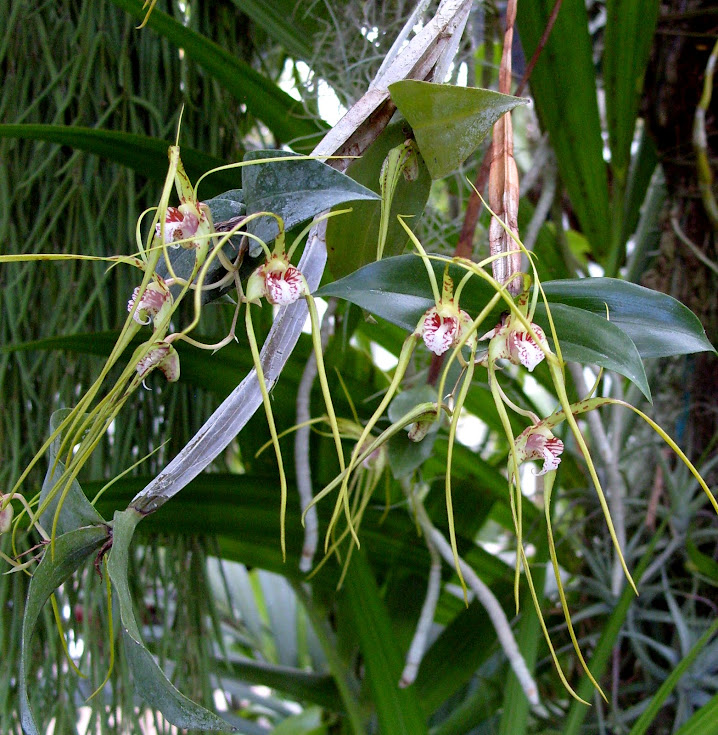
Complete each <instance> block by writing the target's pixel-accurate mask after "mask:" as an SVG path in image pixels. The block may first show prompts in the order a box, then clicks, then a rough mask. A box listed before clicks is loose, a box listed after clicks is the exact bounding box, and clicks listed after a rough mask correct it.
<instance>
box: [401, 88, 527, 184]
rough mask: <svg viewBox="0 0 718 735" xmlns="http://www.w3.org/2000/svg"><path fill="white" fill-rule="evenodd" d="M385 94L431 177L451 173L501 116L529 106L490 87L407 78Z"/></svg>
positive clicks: (518, 98)
mask: <svg viewBox="0 0 718 735" xmlns="http://www.w3.org/2000/svg"><path fill="white" fill-rule="evenodd" d="M389 93H390V94H391V98H392V100H393V101H394V103H395V104H396V106H397V107H398V108H399V111H400V112H401V114H402V115H403V116H404V117H405V118H406V119H407V120H408V122H409V124H410V125H411V127H412V129H413V131H414V135H415V136H416V142H417V143H418V144H419V150H421V155H422V156H423V157H424V161H426V165H427V166H428V168H429V172H430V173H431V177H432V178H433V179H441V178H443V177H444V176H448V175H449V174H450V173H452V171H455V170H456V169H457V168H458V167H459V166H460V165H461V164H462V163H463V162H464V161H465V160H466V159H467V158H468V157H469V156H470V155H471V154H472V153H473V152H474V151H475V150H476V148H477V147H478V145H479V143H481V141H482V140H483V139H484V138H485V137H486V135H487V134H488V133H489V132H490V130H491V128H492V126H493V125H494V123H495V122H496V121H497V120H498V119H499V118H500V117H501V116H502V115H503V114H505V113H506V112H508V111H509V110H513V109H514V107H517V106H518V105H525V104H526V103H527V102H528V100H526V99H522V98H521V97H512V96H510V95H506V94H499V93H498V92H493V91H491V90H490V89H479V88H477V87H456V86H453V85H450V84H433V83H431V82H419V81H415V80H411V79H405V80H403V81H401V82H395V83H394V84H390V85H389Z"/></svg>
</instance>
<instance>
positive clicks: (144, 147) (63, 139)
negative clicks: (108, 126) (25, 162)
mask: <svg viewBox="0 0 718 735" xmlns="http://www.w3.org/2000/svg"><path fill="white" fill-rule="evenodd" d="M0 138H22V139H24V140H44V141H47V142H48V143H59V144H60V145H67V146H70V147H71V148H76V149H78V150H81V151H87V152H88V153H94V154H95V155H98V156H101V157H102V158H105V159H107V160H108V161H114V162H115V163H119V164H121V165H122V166H127V168H131V169H132V170H133V171H137V173H139V174H142V176H146V177H147V178H148V179H156V180H158V181H164V179H165V177H166V176H167V166H168V163H167V150H168V148H169V146H170V145H171V143H169V142H167V141H165V140H161V139H159V138H150V137H148V136H144V135H135V134H134V133H122V132H120V131H118V130H98V129H97V128H83V127H81V126H79V125H40V124H34V123H33V124H27V125H0ZM182 163H183V164H184V167H185V170H186V171H187V175H188V176H189V177H190V179H191V180H192V181H195V180H197V179H198V178H199V177H200V176H201V175H202V174H203V173H206V172H207V171H210V170H211V169H213V168H216V167H217V166H222V165H223V164H225V163H226V161H223V160H222V159H220V158H215V157H214V156H209V155H207V154H206V153H202V152H201V151H198V150H195V149H194V148H189V147H185V146H183V147H182ZM237 180H238V174H237V173H236V171H232V170H229V171H219V172H218V173H216V174H212V176H209V177H207V179H206V180H205V181H203V182H202V193H203V194H204V195H205V196H213V195H215V194H219V193H220V192H222V191H225V190H226V189H231V188H232V187H234V186H236V185H237Z"/></svg>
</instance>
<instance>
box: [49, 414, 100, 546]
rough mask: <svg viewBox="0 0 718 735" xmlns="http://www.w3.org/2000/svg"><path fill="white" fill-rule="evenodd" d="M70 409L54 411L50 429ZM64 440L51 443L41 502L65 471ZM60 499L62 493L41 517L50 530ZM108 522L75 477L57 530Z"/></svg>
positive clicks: (56, 425) (63, 417)
mask: <svg viewBox="0 0 718 735" xmlns="http://www.w3.org/2000/svg"><path fill="white" fill-rule="evenodd" d="M69 413H70V409H67V408H62V409H60V410H59V411H55V413H53V414H52V417H51V418H50V433H52V432H54V431H55V429H57V427H58V426H59V425H60V424H61V423H62V421H63V420H64V419H65V417H66V416H67V415H68V414H69ZM62 440H63V436H58V437H57V438H56V439H55V441H53V442H52V444H51V445H50V450H49V451H48V457H47V462H48V467H47V474H46V475H45V480H44V482H43V483H42V490H41V491H40V505H42V503H43V502H44V500H45V498H47V496H48V495H49V494H50V492H51V491H52V490H53V488H54V487H55V483H56V480H55V478H59V477H60V476H61V475H62V473H63V472H64V471H65V465H64V463H63V462H61V461H60V460H59V459H57V453H58V452H59V451H60V445H61V444H62ZM66 452H67V450H66ZM66 452H65V453H66ZM59 501H60V494H59V493H58V494H57V495H56V496H55V497H54V498H53V499H52V500H51V501H50V504H49V505H48V506H47V509H46V510H45V512H44V513H43V514H42V516H41V518H40V520H41V522H42V524H43V526H44V527H45V528H46V529H47V531H48V533H49V532H50V527H51V526H52V523H53V519H54V517H55V511H56V510H57V504H58V502H59ZM104 522H105V519H104V518H103V517H102V516H101V515H100V514H99V513H98V512H97V510H95V508H94V507H93V506H92V505H91V504H90V501H89V500H88V499H87V497H86V496H85V493H83V492H82V488H81V487H80V483H79V482H78V481H77V480H73V481H72V484H71V485H70V489H69V491H68V492H67V495H66V497H65V498H64V499H63V502H62V510H61V511H60V516H59V518H58V520H57V533H58V534H65V533H68V532H69V531H74V530H75V529H76V528H80V527H81V526H99V525H100V524H102V523H104Z"/></svg>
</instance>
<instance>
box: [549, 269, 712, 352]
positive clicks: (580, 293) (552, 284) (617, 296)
mask: <svg viewBox="0 0 718 735" xmlns="http://www.w3.org/2000/svg"><path fill="white" fill-rule="evenodd" d="M543 286H544V290H545V292H546V296H547V298H548V299H549V301H551V302H554V301H556V302H561V303H563V304H566V305H568V306H573V307H576V308H579V309H585V310H586V311H592V312H593V313H594V314H598V315H601V316H605V314H606V306H608V314H609V319H610V320H611V321H612V322H613V323H614V324H615V325H616V326H618V327H620V328H621V329H622V330H623V331H624V332H625V333H626V334H627V335H628V336H629V337H630V338H631V339H632V340H633V342H634V343H635V345H636V347H637V348H638V351H639V352H640V354H641V357H643V358H648V357H668V356H670V355H685V354H689V353H691V352H704V351H710V352H713V351H714V349H713V346H712V345H711V343H710V342H709V341H708V338H707V337H706V334H705V331H704V329H703V326H702V325H701V323H700V321H699V319H698V317H697V316H696V315H695V314H694V313H693V312H692V311H691V310H690V309H688V308H687V307H686V306H684V305H683V304H682V303H681V302H680V301H676V299H674V298H673V297H672V296H668V295H667V294H664V293H661V292H660V291H652V290H651V289H648V288H644V287H643V286H637V285H636V284H635V283H628V282H627V281H620V280H618V279H616V278H580V279H572V280H570V281H549V282H547V283H544V284H543ZM559 336H560V335H559Z"/></svg>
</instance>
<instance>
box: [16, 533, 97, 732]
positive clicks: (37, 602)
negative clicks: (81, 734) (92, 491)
mask: <svg viewBox="0 0 718 735" xmlns="http://www.w3.org/2000/svg"><path fill="white" fill-rule="evenodd" d="M107 538H108V529H107V526H91V527H88V528H78V529H76V530H74V531H70V532H69V533H65V534H63V535H62V536H58V537H57V538H56V539H55V556H54V558H53V556H52V554H51V553H50V551H49V550H48V551H46V553H45V556H44V557H43V559H42V561H41V562H40V564H39V566H38V567H37V569H36V570H35V572H34V574H33V575H32V580H31V581H30V587H29V588H28V591H27V601H26V603H25V614H24V616H23V620H22V641H21V654H20V680H19V682H18V690H19V692H18V693H19V698H20V718H21V721H22V727H23V730H24V731H25V733H26V735H39V731H38V729H37V723H36V722H35V717H34V716H33V714H32V710H31V709H30V700H29V697H28V690H27V685H28V682H27V677H28V674H29V669H30V661H31V660H32V657H31V655H30V644H31V643H32V636H33V633H34V632H35V626H36V624H37V619H38V617H39V616H40V613H41V611H42V608H43V607H44V605H45V603H46V602H47V601H48V599H49V598H50V595H51V594H52V593H53V592H54V591H55V590H56V589H57V588H58V587H59V586H60V585H61V584H62V583H63V582H65V580H67V578H68V577H69V576H70V575H71V574H72V573H73V572H74V571H75V570H76V569H77V568H78V567H79V566H80V564H82V562H83V561H85V559H87V558H89V557H90V556H91V555H92V554H93V553H94V552H95V551H97V549H99V548H100V546H102V544H103V543H104V542H105V541H106V540H107Z"/></svg>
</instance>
